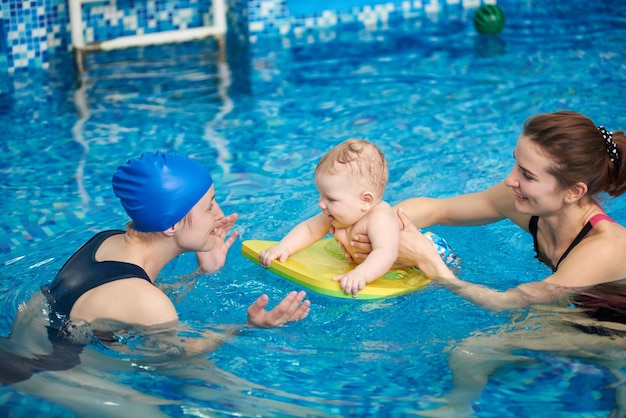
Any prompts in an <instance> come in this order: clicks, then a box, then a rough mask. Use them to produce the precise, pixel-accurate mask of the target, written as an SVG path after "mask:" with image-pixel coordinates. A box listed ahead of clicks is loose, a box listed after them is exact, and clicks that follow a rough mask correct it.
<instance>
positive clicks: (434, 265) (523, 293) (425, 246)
mask: <svg viewBox="0 0 626 418" xmlns="http://www.w3.org/2000/svg"><path fill="white" fill-rule="evenodd" d="M398 216H399V217H400V220H401V221H402V224H403V229H402V232H401V235H402V238H401V240H400V243H401V244H400V250H399V256H398V260H399V261H400V262H401V263H402V264H406V265H416V266H418V267H419V268H420V269H421V270H422V271H423V272H424V273H425V274H426V275H427V276H428V277H430V278H431V279H432V280H434V281H436V282H438V283H439V284H441V285H442V286H444V287H445V288H446V289H448V290H450V291H452V292H454V293H456V294H457V295H459V296H461V297H462V298H464V299H466V300H468V301H470V302H472V303H474V304H476V305H478V306H481V307H482V308H485V309H488V310H491V311H496V312H499V311H504V310H507V309H514V308H520V307H523V306H528V305H531V304H538V303H548V302H551V301H553V300H557V299H560V298H563V297H565V296H566V295H568V294H571V293H572V292H573V289H572V288H566V287H562V286H559V285H556V284H554V283H551V282H549V281H542V282H533V283H525V284H522V285H519V286H517V287H514V288H511V289H508V290H506V291H503V292H500V291H497V290H493V289H490V288H488V287H486V286H483V285H479V284H475V283H470V282H466V281H464V280H461V279H459V278H458V277H456V276H455V275H454V273H453V272H452V271H451V270H450V269H449V268H448V266H446V264H445V263H444V262H443V260H442V259H441V257H440V256H439V254H438V253H437V251H436V250H435V248H434V246H433V245H432V243H431V242H430V240H428V239H427V238H426V237H425V236H424V235H422V234H421V233H420V232H419V231H418V230H417V228H416V227H415V225H413V224H412V223H411V221H410V220H409V218H408V217H407V216H406V215H405V214H404V213H403V210H402V209H399V210H398Z"/></svg>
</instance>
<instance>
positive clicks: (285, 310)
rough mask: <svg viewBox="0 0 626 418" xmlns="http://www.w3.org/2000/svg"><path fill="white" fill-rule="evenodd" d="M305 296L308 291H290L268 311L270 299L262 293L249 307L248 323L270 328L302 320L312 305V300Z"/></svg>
mask: <svg viewBox="0 0 626 418" xmlns="http://www.w3.org/2000/svg"><path fill="white" fill-rule="evenodd" d="M305 297H306V292H303V291H301V292H295V291H293V292H290V293H289V294H288V295H287V296H285V298H284V299H283V300H282V301H281V302H280V303H279V304H278V305H276V307H274V309H272V310H271V311H267V310H266V309H265V307H266V306H267V304H268V302H269V300H270V299H269V297H268V296H267V295H261V296H260V297H259V298H258V299H257V300H256V302H254V303H253V304H252V305H251V306H250V307H249V308H248V325H252V326H257V327H262V328H270V327H278V326H281V325H284V324H286V323H287V322H293V321H300V320H301V319H304V318H306V317H307V315H308V314H309V309H310V307H311V302H310V301H308V300H304V298H305Z"/></svg>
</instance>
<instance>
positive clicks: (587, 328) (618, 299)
mask: <svg viewBox="0 0 626 418" xmlns="http://www.w3.org/2000/svg"><path fill="white" fill-rule="evenodd" d="M538 220H539V218H538V217H537V216H533V217H531V218H530V222H529V224H528V229H529V231H530V233H531V235H532V236H533V241H534V246H535V253H536V257H537V259H539V261H541V262H542V263H544V264H546V265H547V266H548V267H550V268H551V269H552V271H556V270H557V269H558V268H559V264H561V261H563V260H564V259H565V257H567V255H568V254H569V253H570V251H572V249H573V248H574V247H575V246H576V245H578V244H579V243H580V241H582V239H583V238H584V237H585V236H586V235H587V234H588V233H589V231H591V229H592V228H593V227H594V226H595V225H596V224H597V223H598V222H599V221H602V220H607V221H610V222H615V221H614V220H613V219H611V218H610V217H608V216H607V215H605V214H603V213H602V214H597V215H594V216H592V217H591V219H589V221H588V222H587V223H586V224H585V226H583V228H582V229H581V231H580V232H579V233H578V235H577V236H576V238H574V240H573V241H572V243H571V244H570V246H569V247H568V248H567V250H565V252H564V253H563V255H562V256H561V258H559V261H558V262H557V263H556V266H553V265H552V262H551V261H550V259H548V257H546V256H545V254H543V253H542V252H541V251H539V248H538V245H537V222H538ZM607 286H608V287H609V289H605V288H606V287H607ZM610 286H611V285H610V284H606V283H605V284H599V285H596V286H593V287H592V288H590V289H588V290H587V291H586V292H585V294H578V295H575V296H574V298H573V300H572V303H573V304H574V306H576V307H578V308H584V309H585V314H586V315H587V316H588V317H589V318H592V319H595V320H597V321H599V322H600V323H599V324H598V326H595V325H582V324H577V323H574V324H572V325H573V326H574V327H575V328H577V329H579V330H581V331H583V332H585V333H587V334H597V335H602V336H613V335H620V336H623V335H624V332H623V331H615V330H612V329H610V328H606V327H603V326H602V325H601V322H603V321H604V322H617V323H621V324H626V305H625V302H626V295H624V294H616V293H615V289H612V288H610ZM603 291H604V292H606V293H604V294H603Z"/></svg>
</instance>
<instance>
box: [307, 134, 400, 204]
mask: <svg viewBox="0 0 626 418" xmlns="http://www.w3.org/2000/svg"><path fill="white" fill-rule="evenodd" d="M343 170H347V171H348V172H349V173H351V174H352V175H355V176H357V177H358V178H359V179H360V181H361V182H362V183H363V184H365V185H367V186H368V187H371V188H372V189H373V190H372V191H373V192H376V193H378V194H379V196H382V195H383V193H384V192H385V186H386V185H387V181H388V180H389V170H388V168H387V161H386V160H385V156H384V155H383V153H382V152H381V151H380V149H378V147H377V146H376V145H374V144H373V143H371V142H368V141H365V140H363V139H355V138H352V139H348V140H346V141H344V142H342V143H341V144H339V145H337V146H335V147H334V148H333V149H331V150H330V151H329V152H328V153H326V155H324V156H323V157H322V159H321V160H320V162H319V163H318V164H317V167H316V169H315V174H317V173H320V172H325V173H329V174H338V173H339V172H341V171H343Z"/></svg>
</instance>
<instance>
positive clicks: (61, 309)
mask: <svg viewBox="0 0 626 418" xmlns="http://www.w3.org/2000/svg"><path fill="white" fill-rule="evenodd" d="M123 233H124V231H104V232H100V233H98V234H96V235H95V236H94V237H93V238H91V239H90V240H89V241H88V242H87V243H86V244H84V245H83V246H82V247H81V248H80V249H78V251H76V253H74V255H72V257H70V259H69V260H67V262H66V263H65V265H63V267H62V268H61V270H59V272H58V273H57V276H56V277H55V279H54V281H53V282H52V283H50V284H49V285H47V286H43V287H42V288H41V291H42V293H43V294H44V295H45V297H46V299H47V301H48V305H49V314H48V316H49V320H50V325H49V326H48V339H49V340H50V343H51V344H52V353H50V354H44V355H38V354H37V355H31V356H28V357H23V356H20V355H18V354H15V353H12V352H9V351H6V350H3V349H2V348H0V383H2V384H5V385H6V384H12V383H17V382H21V381H23V380H26V379H28V378H30V377H31V376H32V375H33V374H34V373H37V372H41V371H58V370H67V369H70V368H72V367H74V366H76V365H78V364H80V357H79V355H80V353H81V352H82V350H83V348H84V345H83V344H76V343H73V342H70V341H67V340H66V339H65V338H64V329H65V325H66V324H67V320H68V318H69V315H70V312H71V311H72V307H73V306H74V303H75V302H76V301H77V300H78V298H79V297H81V296H82V295H83V294H84V293H85V292H87V291H89V290H91V289H93V288H95V287H98V286H101V285H103V284H105V283H110V282H112V281H115V280H120V279H128V278H131V277H137V278H140V279H145V280H147V281H149V282H150V283H152V281H151V280H150V277H148V274H147V273H146V272H145V270H144V269H142V268H141V267H139V266H137V265H135V264H130V263H121V262H117V261H96V259H95V256H96V251H98V248H100V245H101V244H102V242H103V241H104V240H105V239H107V238H109V237H110V236H113V235H117V234H123Z"/></svg>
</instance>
